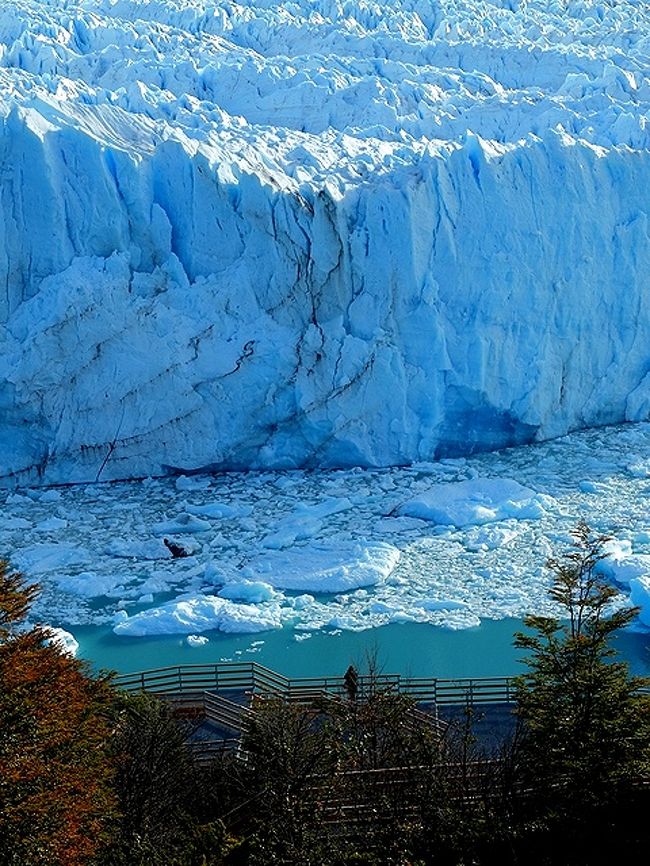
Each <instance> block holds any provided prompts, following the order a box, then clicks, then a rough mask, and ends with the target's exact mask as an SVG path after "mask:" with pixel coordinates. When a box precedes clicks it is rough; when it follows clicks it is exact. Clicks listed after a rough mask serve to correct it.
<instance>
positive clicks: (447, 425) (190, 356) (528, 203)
mask: <svg viewBox="0 0 650 866" xmlns="http://www.w3.org/2000/svg"><path fill="white" fill-rule="evenodd" d="M649 54H650V9H649V8H648V5H647V4H646V3H644V2H637V0H616V2H613V0H599V2H596V0H392V2H390V3H388V4H379V3H376V2H372V0H291V2H289V0H286V2H271V0H239V2H234V0H233V2H226V0H223V2H222V0H3V2H2V4H1V5H0V148H1V162H2V186H1V189H0V286H1V287H2V291H0V322H1V323H2V324H1V326H0V480H1V481H2V482H3V483H4V484H5V485H16V484H18V485H36V484H40V483H48V484H52V483H61V482H66V483H67V482H82V481H97V480H101V481H104V480H114V479H126V478H133V477H146V476H149V475H163V474H165V473H167V472H174V473H181V472H182V473H185V474H186V475H187V476H188V477H190V478H191V477H192V473H197V472H199V471H208V472H209V471H215V470H221V469H262V468H267V469H285V468H292V467H302V468H315V467H349V466H365V467H373V466H374V467H378V466H388V465H405V464H410V463H413V462H417V461H429V460H432V459H435V458H440V457H445V456H447V457H454V456H460V455H464V454H470V453H472V452H478V451H485V450H491V449H498V448H501V447H503V446H506V445H516V444H521V443H526V442H532V441H536V440H544V439H549V438H552V437H557V436H559V435H563V434H565V433H566V432H567V431H571V430H576V429H579V428H584V427H595V426H599V425H605V424H609V423H615V422H621V421H635V420H642V419H645V418H647V417H648V415H649V413H650V313H649V307H648V304H647V302H646V295H647V291H648V275H649V274H650V243H648V210H649V208H650V197H649V195H648V193H649V190H650V130H649V127H648V116H649V115H648V109H649V106H650V73H649V71H648V70H649V65H648V55H649ZM194 518H195V519H196V520H199V519H202V518H199V517H197V516H196V515H195V516H194ZM278 544H280V545H281V541H280V542H278Z"/></svg>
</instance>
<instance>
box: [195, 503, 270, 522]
mask: <svg viewBox="0 0 650 866" xmlns="http://www.w3.org/2000/svg"><path fill="white" fill-rule="evenodd" d="M185 511H186V512H187V513H188V514H193V515H194V516H195V517H207V518H210V519H213V520H218V519H219V518H222V519H224V520H230V519H232V518H235V517H250V516H251V514H252V513H253V507H252V506H251V505H227V504H226V503H225V502H210V503H208V504H207V505H186V507H185Z"/></svg>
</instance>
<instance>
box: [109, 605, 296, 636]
mask: <svg viewBox="0 0 650 866" xmlns="http://www.w3.org/2000/svg"><path fill="white" fill-rule="evenodd" d="M281 625H282V620H281V616H280V610H279V608H278V607H275V606H270V607H257V606H253V605H247V604H235V603H234V602H231V601H228V600H226V599H223V598H218V597H217V596H214V595H189V596H185V597H182V598H180V599H176V600H175V601H170V602H168V603H167V604H164V605H161V606H160V607H154V608H151V609H149V610H145V611H142V612H141V613H137V614H135V615H134V616H132V617H129V619H127V620H124V621H123V622H119V623H117V625H115V626H114V628H113V631H114V632H115V634H117V635H129V636H135V637H141V636H144V635H151V634H192V633H194V632H197V633H201V632H204V631H210V630H212V629H215V630H219V631H224V632H231V633H247V632H258V631H268V630H270V629H275V628H280V626H281Z"/></svg>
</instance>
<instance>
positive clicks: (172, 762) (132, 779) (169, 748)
mask: <svg viewBox="0 0 650 866" xmlns="http://www.w3.org/2000/svg"><path fill="white" fill-rule="evenodd" d="M112 725H113V733H112V738H111V757H112V760H113V762H114V765H115V777H114V782H113V784H114V789H115V791H116V793H117V797H118V804H119V815H118V817H117V820H116V824H115V832H114V833H113V841H112V844H111V845H110V846H109V848H108V849H107V851H106V852H105V855H104V859H103V861H102V862H104V863H106V864H107V866H119V864H128V866H156V864H161V866H177V864H183V866H185V864H188V866H189V864H195V863H196V864H199V866H200V864H203V863H207V862H213V861H212V860H211V859H210V860H208V859H207V858H209V857H211V856H212V854H213V853H214V852H215V850H218V849H219V848H220V844H219V840H218V839H217V838H213V836H214V833H212V832H211V828H210V827H209V826H206V827H201V825H200V824H199V822H198V821H196V820H195V816H194V811H195V810H196V809H197V808H198V806H199V800H200V798H199V797H195V794H196V793H197V792H196V781H197V771H196V769H195V768H194V767H193V765H192V762H191V760H190V755H189V752H188V749H187V744H186V734H187V733H188V732H187V731H186V730H184V729H183V727H182V726H181V725H180V724H179V723H178V721H177V720H176V719H175V718H174V717H173V715H172V712H171V710H170V708H169V705H168V704H166V703H165V702H164V701H163V700H161V699H160V698H158V697H156V696H155V695H148V694H136V695H131V694H121V695H117V696H116V698H115V701H114V709H113V719H112Z"/></svg>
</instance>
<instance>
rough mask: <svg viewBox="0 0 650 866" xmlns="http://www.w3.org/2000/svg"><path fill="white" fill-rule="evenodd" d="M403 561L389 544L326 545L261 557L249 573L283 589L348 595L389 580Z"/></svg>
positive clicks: (252, 563)
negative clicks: (360, 588) (350, 591)
mask: <svg viewBox="0 0 650 866" xmlns="http://www.w3.org/2000/svg"><path fill="white" fill-rule="evenodd" d="M399 558H400V551H399V550H398V549H397V548H396V547H394V546H393V545H392V544H387V543H385V542H358V543H356V544H349V543H347V544H346V543H341V544H337V543H333V542H327V543H325V542H324V543H323V544H315V545H311V546H308V547H302V548H296V549H293V550H288V551H283V552H278V553H268V554H266V555H261V556H258V557H257V558H255V559H253V560H252V561H251V562H250V563H249V565H248V567H247V569H246V574H247V576H249V577H252V578H254V579H258V580H263V581H264V582H266V583H269V584H271V586H274V587H276V588H280V589H290V590H298V591H300V590H306V591H309V592H319V593H336V592H346V591H348V590H352V589H357V588H359V587H362V586H375V585H376V584H379V583H381V582H383V581H385V580H386V579H387V578H388V577H389V575H390V574H391V572H392V571H393V569H394V568H395V567H396V565H397V563H398V562H399Z"/></svg>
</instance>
